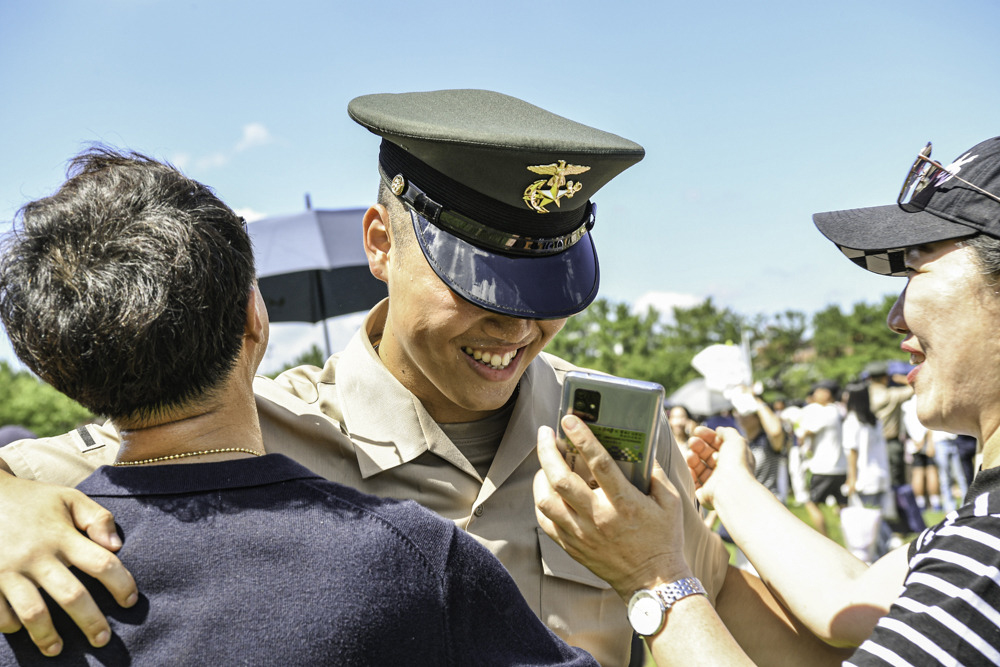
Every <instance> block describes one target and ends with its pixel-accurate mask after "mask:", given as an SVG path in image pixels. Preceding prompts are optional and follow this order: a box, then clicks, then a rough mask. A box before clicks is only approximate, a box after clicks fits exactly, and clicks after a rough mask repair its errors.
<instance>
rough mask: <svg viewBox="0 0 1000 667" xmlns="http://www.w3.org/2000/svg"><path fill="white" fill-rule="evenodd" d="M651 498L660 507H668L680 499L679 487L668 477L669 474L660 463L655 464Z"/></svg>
mask: <svg viewBox="0 0 1000 667" xmlns="http://www.w3.org/2000/svg"><path fill="white" fill-rule="evenodd" d="M649 497H650V498H652V499H653V500H654V501H655V502H656V504H657V505H659V506H660V507H664V508H665V507H667V506H668V505H670V504H672V503H676V502H677V501H678V500H679V499H680V494H679V493H678V492H677V487H676V486H674V483H673V482H671V481H670V478H669V477H667V473H666V472H664V470H663V468H661V467H660V463H659V462H658V461H654V462H653V475H652V479H651V481H650V484H649Z"/></svg>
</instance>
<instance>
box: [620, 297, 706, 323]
mask: <svg viewBox="0 0 1000 667" xmlns="http://www.w3.org/2000/svg"><path fill="white" fill-rule="evenodd" d="M704 301H705V297H701V296H696V295H694V294H680V293H678V292H646V293H645V294H643V295H642V296H640V297H639V298H638V299H636V301H635V303H633V304H632V312H634V313H645V312H646V310H647V309H648V308H649V307H650V306H652V307H653V308H656V310H657V311H658V312H659V313H660V315H661V316H662V318H663V320H664V321H671V320H673V315H674V310H673V309H674V307H678V308H692V307H694V306H697V305H699V304H700V303H703V302H704Z"/></svg>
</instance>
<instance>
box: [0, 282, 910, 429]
mask: <svg viewBox="0 0 1000 667" xmlns="http://www.w3.org/2000/svg"><path fill="white" fill-rule="evenodd" d="M894 299H895V296H886V297H884V298H883V299H882V300H881V301H877V302H875V303H865V302H859V303H856V304H854V306H853V307H852V308H851V309H850V310H848V311H843V310H841V308H840V307H839V306H837V305H831V306H828V307H827V308H825V309H823V310H821V311H819V312H817V313H815V314H814V315H813V316H812V317H811V318H810V317H808V316H807V315H806V314H804V313H802V312H798V311H793V310H789V311H785V312H781V313H777V314H773V315H754V316H749V317H748V316H743V315H740V314H739V313H736V312H734V311H733V310H731V309H729V308H721V307H719V306H717V305H716V304H715V303H714V302H713V301H712V299H711V298H708V299H705V301H703V302H702V303H700V304H698V305H695V306H692V307H689V308H684V307H675V308H673V309H672V312H671V313H667V314H665V313H660V312H658V311H657V310H656V309H655V308H649V309H647V310H646V311H645V312H642V313H636V312H634V311H633V310H632V307H631V306H630V305H629V304H628V303H625V302H613V301H609V300H607V299H598V300H597V301H595V302H594V303H593V304H591V306H590V307H589V308H588V309H587V310H585V311H584V312H582V313H580V314H578V315H576V316H574V317H571V318H570V319H569V321H568V322H567V323H566V326H565V327H564V328H563V330H562V331H561V332H559V334H558V335H556V337H555V338H553V339H552V341H551V342H550V343H549V345H548V347H547V348H546V351H547V352H551V353H552V354H555V355H558V356H560V357H562V358H564V359H566V360H567V361H569V362H571V363H573V364H576V365H577V366H582V367H585V368H593V369H595V370H599V371H603V372H606V373H612V374H614V375H620V376H623V377H630V378H635V379H639V380H650V381H653V382H659V383H660V384H662V385H663V386H664V388H665V389H666V390H667V394H668V395H669V394H670V393H671V392H672V391H674V390H676V389H678V388H679V387H681V386H682V385H683V384H684V383H685V382H687V381H688V380H691V379H694V378H695V377H697V376H698V373H697V371H695V370H694V368H692V367H691V359H692V358H693V357H694V355H695V354H697V353H698V352H700V351H701V350H703V349H704V348H706V347H708V346H709V345H712V344H715V343H727V342H733V343H736V344H738V343H739V342H740V340H741V338H742V336H743V335H746V336H748V337H749V340H750V346H751V352H752V357H753V370H754V379H755V380H759V381H760V382H761V383H762V384H763V386H764V398H765V399H768V400H771V399H775V398H779V397H780V398H788V399H797V398H803V397H804V396H805V395H806V392H807V391H808V388H809V386H810V385H811V384H812V383H814V382H816V381H817V380H822V379H833V380H837V381H838V382H840V383H841V384H843V383H845V382H847V381H849V380H851V379H853V378H855V377H856V376H857V375H858V374H859V373H860V372H861V370H862V369H863V368H864V367H865V365H866V364H867V363H868V362H870V361H875V360H888V359H904V358H905V356H904V355H903V353H902V352H901V351H900V349H899V342H900V339H899V336H898V335H897V334H894V333H892V332H891V331H890V330H889V329H888V328H887V327H886V325H885V318H886V315H887V314H888V312H889V308H890V307H891V306H892V303H893V301H894ZM323 360H324V355H323V353H322V352H321V351H320V349H319V348H318V347H316V346H314V347H313V349H311V350H310V351H308V352H306V353H305V354H303V355H302V356H300V357H299V358H297V359H295V360H294V361H293V362H291V363H290V364H289V365H288V366H287V367H286V368H291V367H293V366H298V365H301V364H312V365H322V363H323ZM279 372H280V371H279ZM275 375H277V373H275ZM94 418H95V415H91V414H90V413H89V412H88V411H87V410H86V409H84V408H83V407H82V406H80V405H79V404H77V403H76V402H74V401H72V400H70V399H68V398H66V397H65V396H63V395H62V394H60V393H59V392H58V391H56V390H55V389H53V388H52V387H50V386H49V385H47V384H45V383H43V382H41V381H39V380H38V379H37V378H36V377H35V376H34V375H33V374H32V373H30V372H29V371H25V370H17V371H15V370H13V369H12V368H11V367H10V366H9V365H8V364H7V363H6V362H0V425H3V424H19V425H21V426H24V427H26V428H29V429H31V430H32V431H34V432H35V433H36V434H38V435H39V436H48V435H57V434H59V433H64V432H66V431H68V430H71V429H73V428H75V427H77V426H78V425H80V424H81V423H84V422H86V421H89V420H91V419H94Z"/></svg>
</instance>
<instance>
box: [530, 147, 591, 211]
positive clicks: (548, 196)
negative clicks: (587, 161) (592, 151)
mask: <svg viewBox="0 0 1000 667" xmlns="http://www.w3.org/2000/svg"><path fill="white" fill-rule="evenodd" d="M528 171H532V172H534V173H536V174H542V175H543V176H551V178H549V179H544V178H543V179H541V180H538V181H535V182H534V183H532V184H531V185H529V186H528V188H527V189H526V190H525V191H524V203H525V204H527V205H528V208H531V209H533V210H535V211H537V212H539V213H548V212H549V210H548V209H547V208H545V207H546V206H548V205H549V204H553V203H554V204H555V205H556V206H559V200H560V199H562V198H563V197H572V196H573V195H575V194H576V193H577V192H579V191H580V189H581V188H583V183H580V182H573V181H567V180H566V177H567V176H574V175H576V174H582V173H583V172H585V171H590V167H583V166H580V165H576V164H566V160H559V162H553V163H552V164H544V165H536V166H532V167H528Z"/></svg>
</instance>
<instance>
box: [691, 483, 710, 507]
mask: <svg viewBox="0 0 1000 667" xmlns="http://www.w3.org/2000/svg"><path fill="white" fill-rule="evenodd" d="M694 497H695V498H697V499H698V503H699V504H700V505H701V506H702V507H704V508H705V509H707V510H712V509H715V508H714V507H713V506H712V500H711V496H710V495H709V493H708V492H707V491H705V487H703V486H702V487H699V488H697V489H695V490H694Z"/></svg>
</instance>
